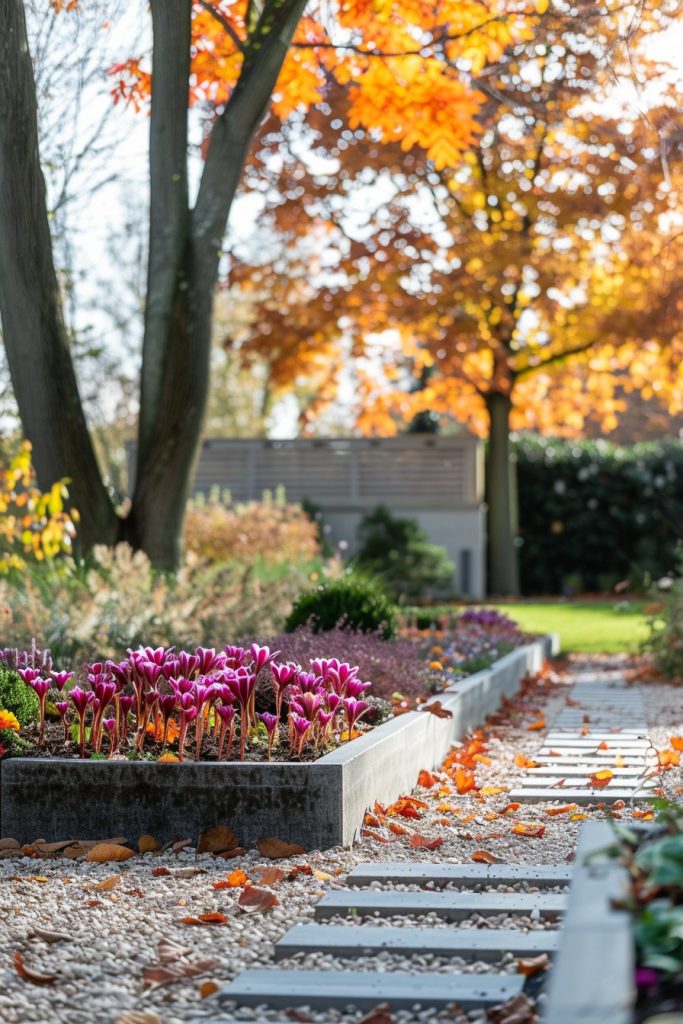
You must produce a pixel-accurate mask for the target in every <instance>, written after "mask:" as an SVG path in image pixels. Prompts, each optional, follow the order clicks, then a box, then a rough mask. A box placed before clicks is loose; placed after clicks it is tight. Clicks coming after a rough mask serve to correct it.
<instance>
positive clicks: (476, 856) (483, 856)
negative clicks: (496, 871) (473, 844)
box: [471, 850, 500, 864]
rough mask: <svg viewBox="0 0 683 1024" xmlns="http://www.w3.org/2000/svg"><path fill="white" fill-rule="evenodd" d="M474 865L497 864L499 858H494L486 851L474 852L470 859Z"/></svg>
mask: <svg viewBox="0 0 683 1024" xmlns="http://www.w3.org/2000/svg"><path fill="white" fill-rule="evenodd" d="M471 859H472V860H473V861H474V863H475V864H497V863H498V862H499V859H500V858H499V857H495V856H494V855H493V854H492V853H489V851H488V850H475V851H474V853H473V854H472V858H471Z"/></svg>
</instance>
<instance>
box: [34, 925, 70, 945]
mask: <svg viewBox="0 0 683 1024" xmlns="http://www.w3.org/2000/svg"><path fill="white" fill-rule="evenodd" d="M31 938H32V939H41V940H42V941H43V942H69V941H70V940H71V936H70V935H67V933H66V932H53V931H49V929H47V928H34V929H33V932H32V933H31Z"/></svg>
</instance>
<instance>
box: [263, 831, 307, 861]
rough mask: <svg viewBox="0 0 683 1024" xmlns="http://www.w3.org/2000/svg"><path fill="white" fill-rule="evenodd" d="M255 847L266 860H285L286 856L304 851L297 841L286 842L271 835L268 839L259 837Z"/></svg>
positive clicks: (296, 855)
mask: <svg viewBox="0 0 683 1024" xmlns="http://www.w3.org/2000/svg"><path fill="white" fill-rule="evenodd" d="M256 847H257V849H258V852H259V853H260V854H261V856H262V857H267V858H268V860H285V859H286V858H287V857H298V856H299V854H301V853H305V852H306V851H305V850H304V848H303V846H299V844H298V843H286V842H285V841H284V839H276V838H274V837H272V836H271V837H270V838H268V839H259V841H258V842H257V844H256Z"/></svg>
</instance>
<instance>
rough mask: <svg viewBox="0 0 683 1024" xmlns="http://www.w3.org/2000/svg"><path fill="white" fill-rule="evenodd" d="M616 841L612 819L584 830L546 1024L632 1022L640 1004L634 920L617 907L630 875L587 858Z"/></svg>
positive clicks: (608, 863)
mask: <svg viewBox="0 0 683 1024" xmlns="http://www.w3.org/2000/svg"><path fill="white" fill-rule="evenodd" d="M613 842H614V835H613V832H612V830H611V828H610V827H609V825H608V823H607V822H589V823H586V824H585V825H584V826H583V827H582V829H581V837H580V840H579V845H578V849H577V851H576V862H575V863H576V868H575V871H574V874H573V876H572V882H571V888H570V892H569V907H568V909H567V915H566V918H565V923H564V926H563V928H562V932H561V934H560V948H559V951H558V953H557V954H556V957H555V963H554V966H553V970H552V974H551V976H550V987H549V991H548V1002H547V1005H546V1011H545V1013H544V1014H543V1018H542V1021H543V1024H630V1021H632V1019H633V1007H634V1004H635V995H636V993H635V987H634V968H635V943H634V939H633V931H632V928H631V918H630V915H629V913H628V912H627V911H625V910H614V909H613V907H612V900H619V899H620V898H623V896H624V894H625V892H626V888H627V884H628V878H627V875H626V871H625V869H624V868H622V867H621V866H620V865H619V864H616V863H615V862H614V861H610V860H607V859H605V858H595V859H592V860H589V861H586V856H587V855H588V854H590V853H592V852H593V851H595V850H602V849H604V848H605V847H607V846H610V845H611V844H612V843H613Z"/></svg>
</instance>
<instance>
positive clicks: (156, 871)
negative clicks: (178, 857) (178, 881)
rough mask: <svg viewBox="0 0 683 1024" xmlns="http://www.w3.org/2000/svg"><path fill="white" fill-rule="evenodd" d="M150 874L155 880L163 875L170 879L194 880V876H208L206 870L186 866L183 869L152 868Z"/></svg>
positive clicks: (189, 865)
mask: <svg viewBox="0 0 683 1024" xmlns="http://www.w3.org/2000/svg"><path fill="white" fill-rule="evenodd" d="M152 874H153V876H154V877H155V878H161V877H163V876H164V875H170V876H171V877H172V878H194V877H195V876H196V875H206V874H208V872H207V870H206V868H200V867H199V865H193V864H188V865H187V867H184V868H167V867H166V866H165V865H161V866H159V867H158V868H152Z"/></svg>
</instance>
